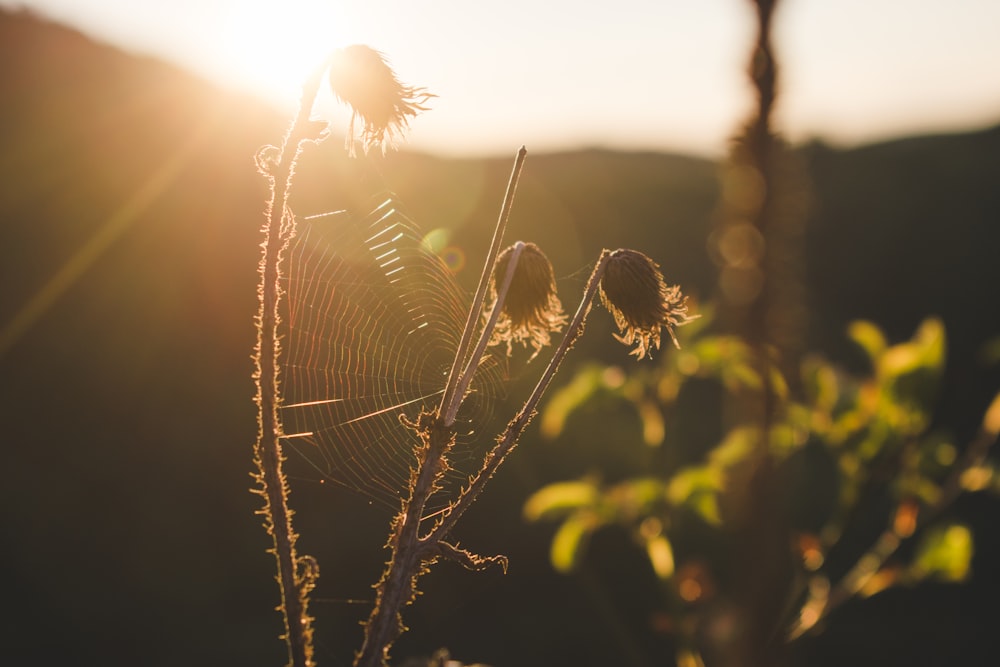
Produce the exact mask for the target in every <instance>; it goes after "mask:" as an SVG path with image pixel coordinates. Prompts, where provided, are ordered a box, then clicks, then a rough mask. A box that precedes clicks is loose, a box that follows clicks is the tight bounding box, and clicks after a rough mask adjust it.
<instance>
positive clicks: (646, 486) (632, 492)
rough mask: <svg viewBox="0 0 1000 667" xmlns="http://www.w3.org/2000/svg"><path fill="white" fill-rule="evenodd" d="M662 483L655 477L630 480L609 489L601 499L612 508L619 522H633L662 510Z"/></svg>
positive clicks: (663, 497) (664, 494) (663, 492)
mask: <svg viewBox="0 0 1000 667" xmlns="http://www.w3.org/2000/svg"><path fill="white" fill-rule="evenodd" d="M665 497H666V493H665V491H664V483H663V481H662V480H660V479H657V478H655V477H640V478H637V479H630V480H628V481H625V482H622V483H621V484H616V485H615V486H613V487H611V488H610V489H609V490H608V491H607V492H606V493H605V494H604V497H603V500H604V503H605V504H607V505H611V507H613V508H614V511H615V514H616V515H617V518H618V519H619V520H623V521H634V520H636V519H637V518H638V517H642V516H646V515H648V514H651V513H653V512H657V511H659V510H661V509H663V504H664V500H665Z"/></svg>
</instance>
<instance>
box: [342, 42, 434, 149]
mask: <svg viewBox="0 0 1000 667" xmlns="http://www.w3.org/2000/svg"><path fill="white" fill-rule="evenodd" d="M329 77H330V88H332V89H333V93H334V94H335V95H336V96H337V99H339V100H340V101H342V102H346V103H347V104H348V105H350V107H351V111H352V114H351V122H350V125H349V126H348V128H347V148H348V152H349V153H350V154H351V155H352V156H353V155H354V138H355V137H354V134H355V120H356V119H358V118H360V119H361V122H362V124H363V126H362V129H361V141H362V144H363V145H364V149H365V152H368V150H370V149H372V148H381V149H382V152H383V153H385V152H386V150H387V149H388V148H392V147H394V146H395V139H396V138H397V137H399V136H401V135H402V134H403V132H404V131H406V129H407V127H409V124H410V117H412V116H416V115H417V113H419V112H421V111H426V110H427V107H425V106H424V103H425V102H427V100H429V99H430V98H432V97H435V96H434V95H432V94H431V93H428V92H427V91H426V89H424V88H413V87H410V86H404V85H403V84H402V83H400V82H399V79H397V78H396V73H395V72H393V71H392V68H391V67H390V66H389V63H388V62H387V61H386V59H385V56H383V55H382V54H381V53H380V52H378V51H376V50H375V49H373V48H371V47H369V46H364V45H362V44H355V45H353V46H348V47H345V48H343V49H338V50H337V51H336V52H334V54H333V56H332V57H331V60H330V70H329Z"/></svg>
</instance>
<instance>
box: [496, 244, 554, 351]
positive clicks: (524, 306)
mask: <svg viewBox="0 0 1000 667" xmlns="http://www.w3.org/2000/svg"><path fill="white" fill-rule="evenodd" d="M513 248H514V247H513V246H511V247H509V248H507V249H505V250H504V251H503V252H501V253H500V255H499V257H497V263H496V268H495V269H494V271H493V277H492V280H491V283H490V295H491V305H490V307H489V308H488V309H487V312H489V311H491V310H492V309H493V306H494V305H495V304H496V301H497V287H498V285H499V284H500V283H501V282H502V281H503V279H504V276H505V275H506V274H507V266H508V265H509V263H510V258H511V254H512V252H513ZM565 324H566V315H565V313H563V309H562V303H560V301H559V297H558V296H557V295H556V279H555V274H554V272H553V270H552V264H551V263H549V259H548V257H546V256H545V253H543V252H542V251H541V249H540V248H539V247H538V246H537V245H535V244H534V243H526V244H525V245H524V250H523V251H522V252H521V257H520V259H519V260H518V263H517V266H516V267H515V269H514V276H513V278H512V279H511V283H510V288H509V290H508V291H507V297H506V299H505V300H504V302H503V305H502V306H501V311H500V319H498V320H497V324H496V328H495V329H494V330H493V334H492V336H491V338H490V345H497V344H499V343H507V354H510V350H511V343H513V342H519V343H522V344H524V345H527V343H528V342H530V343H531V346H532V347H533V348H534V350H535V354H538V352H539V350H541V349H542V347H544V346H546V345H548V344H549V343H550V342H551V338H550V335H549V334H551V333H553V332H556V331H559V330H560V329H562V327H563V325H565Z"/></svg>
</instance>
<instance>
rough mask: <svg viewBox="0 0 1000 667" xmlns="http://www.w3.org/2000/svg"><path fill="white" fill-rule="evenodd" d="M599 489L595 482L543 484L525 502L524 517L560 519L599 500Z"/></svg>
mask: <svg viewBox="0 0 1000 667" xmlns="http://www.w3.org/2000/svg"><path fill="white" fill-rule="evenodd" d="M598 497H599V494H598V490H597V487H596V485H595V484H594V483H593V482H589V481H585V480H580V481H576V482H557V483H555V484H549V485H548V486H543V487H542V488H541V489H539V490H538V491H535V492H534V493H533V494H531V496H530V497H529V498H528V499H527V500H526V501H525V502H524V510H523V512H524V518H525V519H527V520H528V521H544V520H551V519H558V518H560V517H563V516H566V515H567V514H569V513H571V512H573V511H575V510H578V509H582V508H586V507H593V506H594V505H595V504H596V503H597V501H598Z"/></svg>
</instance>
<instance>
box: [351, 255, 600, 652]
mask: <svg viewBox="0 0 1000 667" xmlns="http://www.w3.org/2000/svg"><path fill="white" fill-rule="evenodd" d="M514 252H515V253H516V252H517V247H515V251H514ZM610 254H611V253H610V252H609V251H607V250H605V251H603V252H602V253H601V257H600V259H599V260H598V262H597V266H595V267H594V271H593V273H592V274H591V276H590V280H589V281H588V283H587V287H586V289H585V290H584V295H583V298H582V299H581V301H580V306H579V307H578V308H577V311H576V314H575V315H574V317H573V321H572V322H571V323H570V325H569V327H568V328H567V330H566V335H565V336H564V337H563V340H562V342H561V343H560V345H559V348H558V349H556V351H555V353H553V355H552V359H551V360H550V361H549V364H548V366H547V367H546V368H545V371H544V372H543V373H542V376H541V378H540V379H539V380H538V384H536V385H535V389H534V390H533V391H532V393H531V395H530V396H529V397H528V400H527V401H526V402H525V404H524V406H523V407H522V408H521V410H520V411H519V412H518V413H517V415H515V417H514V419H513V420H512V421H511V422H510V423H509V424H508V425H507V428H506V429H505V430H504V432H503V433H502V434H501V436H500V437H499V438H498V439H497V444H496V445H495V446H494V447H493V449H492V450H491V451H490V453H489V454H488V455H487V457H486V459H485V460H484V463H483V467H482V469H481V470H480V472H479V473H478V474H477V475H476V476H475V477H474V478H473V479H471V480H470V482H469V484H468V486H466V487H465V488H464V489H463V490H462V492H461V493H460V494H459V497H458V499H456V500H455V502H454V503H453V504H452V505H450V506H449V507H448V509H447V510H445V512H444V514H443V515H442V516H441V518H440V519H439V520H438V522H437V523H436V524H435V526H434V527H433V528H432V529H431V531H430V532H429V533H428V534H426V535H425V536H423V537H421V536H420V531H419V529H420V521H421V517H422V516H423V511H424V507H425V506H426V504H427V500H428V498H430V496H431V494H432V493H433V492H434V491H435V490H437V488H438V482H439V481H440V479H441V477H442V475H443V474H444V472H445V470H447V462H446V461H445V460H444V457H445V456H446V454H447V453H448V450H449V449H450V448H451V445H452V444H453V443H454V437H455V434H454V430H453V429H452V428H451V427H450V426H447V425H445V422H444V419H442V418H440V417H438V416H437V415H436V414H434V413H423V414H421V416H420V418H419V419H418V422H417V424H407V425H408V426H410V427H411V428H415V429H416V430H417V433H418V434H419V436H420V438H421V440H422V442H423V444H422V446H421V449H420V455H419V460H418V469H417V471H416V472H414V474H413V479H412V480H411V484H410V499H409V500H408V501H407V502H406V503H405V504H404V506H403V507H404V509H403V510H402V511H401V512H400V514H399V516H397V518H396V520H395V522H394V524H393V533H392V536H391V537H390V539H389V547H390V548H391V550H392V556H391V558H390V560H389V563H388V564H387V567H386V570H385V573H384V574H383V575H382V579H381V580H380V581H379V583H378V585H377V586H376V588H377V593H376V601H375V609H374V610H373V611H372V615H371V617H370V618H369V620H368V623H367V624H366V626H365V641H364V644H363V645H362V648H361V651H360V652H359V653H358V655H357V657H356V658H355V662H354V664H355V666H356V667H381V666H382V665H385V664H387V661H388V657H389V648H390V647H391V646H392V643H393V642H394V641H395V640H396V638H397V637H399V635H400V634H401V633H402V632H403V630H404V626H403V621H402V617H401V610H402V609H403V607H405V606H406V605H407V604H409V603H410V602H412V601H413V598H414V597H415V596H416V593H417V579H418V578H419V577H420V575H421V574H423V573H424V572H426V571H427V566H429V565H430V564H431V563H433V562H434V561H435V560H437V558H438V557H440V556H448V557H451V558H454V559H456V560H459V561H460V562H462V563H463V564H465V565H467V566H468V565H469V564H470V563H472V564H474V565H483V564H489V563H499V562H503V559H502V557H501V558H486V559H484V558H479V557H475V556H471V555H470V554H468V553H466V552H463V551H461V550H460V549H457V548H456V547H453V546H451V545H450V544H448V543H447V542H445V538H446V537H447V536H448V533H449V532H450V531H451V529H452V528H453V527H454V525H455V523H456V522H457V521H458V519H459V518H460V517H461V516H462V514H464V513H465V511H466V510H467V509H468V508H469V507H470V506H471V505H472V503H473V502H474V501H475V499H476V498H477V497H478V495H479V494H480V493H481V492H482V490H483V488H484V487H485V486H486V483H487V482H488V481H489V480H490V479H491V478H492V477H493V475H494V473H495V472H496V470H497V468H499V467H500V464H502V463H503V461H504V459H505V458H506V457H507V455H508V454H509V453H510V452H511V450H512V449H513V448H514V447H515V446H516V444H517V440H518V438H519V437H520V435H521V433H522V432H523V431H524V428H525V427H526V426H527V425H528V423H529V422H530V421H531V418H532V416H534V413H535V408H536V407H537V405H538V402H539V401H540V400H541V398H542V395H543V394H544V393H545V389H546V388H547V387H548V386H549V384H550V383H551V382H552V378H553V377H554V376H555V373H556V371H557V370H558V369H559V365H560V363H561V362H562V360H563V358H564V357H565V356H566V353H567V352H569V350H570V348H572V347H573V344H574V343H575V342H576V340H577V338H579V336H580V334H581V333H582V332H583V326H584V323H585V321H586V317H587V314H588V313H589V312H590V307H591V304H592V303H593V301H594V297H595V296H596V295H597V290H598V287H599V286H600V281H601V276H603V275H604V267H605V266H606V265H607V260H608V257H609V256H610ZM515 261H516V256H515V257H514V258H512V261H511V267H512V266H513V265H514V263H515ZM512 274H513V269H512V268H508V272H507V274H506V275H505V276H504V283H508V282H509V281H510V279H511V278H512ZM506 287H507V286H506V285H501V291H505V290H506ZM501 298H502V296H501V295H500V294H498V305H497V306H496V307H495V308H494V313H497V312H498V311H499V308H500V303H499V301H500V299H501ZM491 319H493V318H491ZM484 335H486V336H488V334H484ZM480 347H481V346H480ZM477 352H478V353H479V354H481V353H482V351H481V350H478V349H477ZM475 357H476V355H475V354H474V355H473V360H474V359H475ZM474 368H475V366H474V362H473V361H470V363H469V367H468V368H467V369H466V372H467V373H469V374H471V373H473V372H474Z"/></svg>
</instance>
